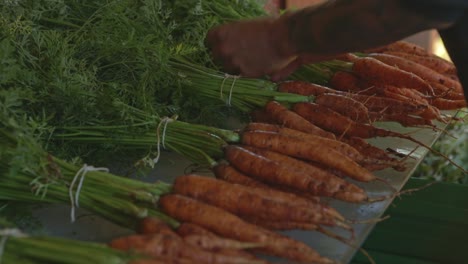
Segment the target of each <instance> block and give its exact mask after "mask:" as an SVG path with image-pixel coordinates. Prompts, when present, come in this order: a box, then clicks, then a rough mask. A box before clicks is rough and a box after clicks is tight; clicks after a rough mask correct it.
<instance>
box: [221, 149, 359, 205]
mask: <svg viewBox="0 0 468 264" xmlns="http://www.w3.org/2000/svg"><path fill="white" fill-rule="evenodd" d="M226 158H227V159H228V160H229V161H230V162H231V163H232V165H233V166H234V167H236V168H237V169H238V170H240V171H242V172H244V173H247V174H249V175H251V176H252V177H256V178H259V179H261V180H263V181H265V182H269V183H272V184H282V185H285V186H288V187H290V188H294V189H298V190H301V191H306V192H310V193H312V194H314V195H322V196H328V197H335V198H337V199H341V200H345V199H346V200H345V201H348V202H362V201H366V200H367V195H366V194H365V192H364V191H363V190H362V189H360V188H359V187H356V186H355V185H353V184H351V183H349V182H347V181H345V180H343V179H341V178H339V177H337V176H335V175H333V174H331V173H328V172H327V171H324V170H321V169H319V168H315V169H314V170H313V171H309V173H304V172H302V171H297V170H293V169H290V168H288V167H287V166H285V165H282V164H280V163H278V162H275V161H273V160H270V159H268V158H266V157H263V156H260V155H257V154H255V153H253V152H251V151H248V150H246V149H244V148H242V147H238V146H229V147H227V148H226ZM348 194H349V195H348ZM343 197H344V198H343Z"/></svg>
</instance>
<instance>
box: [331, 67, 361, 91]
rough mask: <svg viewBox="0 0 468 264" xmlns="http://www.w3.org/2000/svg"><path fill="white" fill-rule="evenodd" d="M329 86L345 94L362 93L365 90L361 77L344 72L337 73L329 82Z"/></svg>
mask: <svg viewBox="0 0 468 264" xmlns="http://www.w3.org/2000/svg"><path fill="white" fill-rule="evenodd" d="M328 85H329V86H330V87H333V88H334V89H336V90H339V91H343V92H360V91H362V90H363V87H362V83H361V80H360V79H359V77H357V76H356V75H354V74H353V73H350V72H344V71H337V72H335V73H334V74H333V76H332V77H331V78H330V80H329V81H328Z"/></svg>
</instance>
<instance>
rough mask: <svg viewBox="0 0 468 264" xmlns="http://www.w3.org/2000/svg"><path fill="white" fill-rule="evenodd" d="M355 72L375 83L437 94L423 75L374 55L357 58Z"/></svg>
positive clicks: (354, 66) (427, 93)
mask: <svg viewBox="0 0 468 264" xmlns="http://www.w3.org/2000/svg"><path fill="white" fill-rule="evenodd" d="M353 72H354V73H355V74H357V75H358V76H359V77H361V78H363V79H366V80H370V81H372V82H374V83H378V84H390V85H395V86H398V87H406V88H412V89H416V90H418V91H420V92H421V93H423V94H426V95H435V94H434V90H433V89H432V87H431V86H430V85H429V84H428V83H427V82H426V81H424V80H423V79H422V78H421V77H419V76H417V75H416V74H414V73H412V72H408V71H405V70H402V69H399V68H396V67H393V66H390V65H388V64H385V63H383V62H381V61H379V60H377V59H375V58H372V57H362V58H359V59H357V60H355V61H354V63H353Z"/></svg>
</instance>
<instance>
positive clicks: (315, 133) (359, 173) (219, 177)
mask: <svg viewBox="0 0 468 264" xmlns="http://www.w3.org/2000/svg"><path fill="white" fill-rule="evenodd" d="M394 45H403V46H407V45H409V44H406V43H405V44H401V43H400V42H399V43H397V44H394ZM389 47H392V45H391V46H389ZM389 49H390V48H389ZM372 54H374V53H372ZM373 56H374V55H371V54H369V55H368V56H361V57H358V56H355V55H349V57H352V58H353V61H352V65H353V67H352V68H351V69H352V71H348V72H344V71H339V72H337V73H336V74H335V75H336V76H338V75H340V74H343V75H344V74H346V75H347V76H353V77H354V78H356V80H359V82H360V83H364V80H365V82H366V83H371V82H372V83H373V84H372V86H371V87H366V88H362V90H359V91H362V93H361V92H359V91H352V90H345V91H339V90H337V89H336V88H335V87H326V86H324V85H316V84H311V83H307V82H299V81H288V82H284V83H281V84H280V85H279V90H280V91H281V92H290V93H298V94H302V95H314V102H297V103H293V104H290V105H285V104H281V103H279V102H277V101H274V100H271V101H269V102H267V103H266V104H265V105H264V106H263V108H262V109H256V110H255V111H252V113H251V114H252V119H253V120H254V122H250V123H248V124H247V125H246V126H245V127H244V128H243V129H242V130H241V131H237V132H236V133H237V135H238V136H237V137H235V136H234V137H230V140H227V141H226V142H225V144H224V145H222V146H220V148H221V149H222V150H223V152H224V155H223V156H222V157H217V160H216V161H213V162H210V165H209V166H210V168H211V170H212V172H213V174H214V176H215V177H214V178H212V177H206V176H199V175H196V174H189V175H184V176H179V177H177V179H176V180H175V182H174V184H173V185H172V189H171V192H170V193H169V194H166V195H163V196H162V197H161V198H160V200H159V201H158V207H159V208H160V210H161V211H163V212H164V213H166V214H167V215H169V216H171V217H173V218H174V219H177V220H178V221H179V222H180V223H181V224H180V226H179V227H178V228H176V229H175V230H172V229H170V228H168V227H166V226H161V224H160V223H159V224H157V225H156V226H157V227H154V228H153V227H151V226H150V223H151V221H154V219H145V221H146V222H144V223H143V227H142V228H141V229H140V230H143V231H141V234H138V235H134V236H129V237H122V238H118V239H116V240H114V241H112V242H111V245H112V246H113V247H115V248H119V249H123V250H130V249H132V250H137V251H141V252H151V254H154V256H155V257H156V256H157V257H163V258H166V259H168V260H173V262H170V261H169V263H179V262H177V261H180V259H184V260H185V259H186V262H181V263H192V262H193V263H195V262H200V261H202V259H199V258H203V262H206V263H233V262H235V263H244V262H243V261H247V262H249V261H250V262H253V263H257V261H258V262H260V263H265V262H264V261H263V260H259V259H256V258H255V257H254V256H252V255H250V254H251V253H257V252H259V253H262V254H267V255H272V256H276V257H281V258H286V259H290V260H294V261H297V262H303V263H333V260H331V259H328V258H325V257H322V256H320V255H319V254H318V253H317V252H316V251H315V250H314V249H312V248H310V247H308V246H307V245H305V244H303V243H301V242H299V241H295V240H293V239H290V238H288V237H285V236H283V235H280V234H278V233H276V232H274V231H278V230H291V229H303V230H315V231H317V232H322V233H324V234H326V235H328V236H330V237H332V238H335V239H338V240H340V241H342V242H344V243H348V244H350V243H352V239H348V238H344V237H340V236H338V235H336V234H334V233H332V232H330V231H328V230H327V229H325V228H324V227H327V226H332V227H339V228H344V229H346V230H350V231H351V232H352V226H351V224H352V221H350V220H348V219H345V218H344V217H343V216H342V215H341V214H340V213H339V212H338V211H337V210H335V209H333V208H331V207H330V206H328V205H326V204H325V203H324V202H323V200H322V199H321V198H322V197H331V198H334V199H339V200H342V201H346V202H351V203H364V202H374V201H381V200H382V199H388V198H391V197H393V196H389V197H369V196H368V194H367V193H366V190H365V187H364V188H363V187H360V186H358V185H356V184H354V183H353V182H352V181H349V180H348V179H352V180H354V181H359V182H363V183H366V182H371V181H376V180H381V179H379V178H378V177H376V176H375V175H374V174H373V171H377V170H381V169H384V168H393V169H395V170H405V166H404V160H400V159H398V158H397V157H394V156H392V155H391V154H390V153H388V152H386V151H384V150H382V149H380V148H377V147H375V146H373V145H371V144H369V143H367V142H366V141H365V139H367V138H372V137H382V136H392V137H402V138H405V139H408V140H412V141H415V142H416V143H418V141H417V140H415V139H413V138H412V137H410V136H408V135H404V134H399V133H397V132H393V131H390V130H385V129H381V128H377V127H374V126H373V124H372V123H373V122H375V121H377V120H379V121H380V120H387V119H383V118H384V117H388V116H392V117H396V116H399V117H404V116H406V117H411V118H415V119H424V120H425V121H426V123H417V124H415V123H411V124H407V123H404V121H402V120H399V119H392V121H399V122H401V123H402V124H404V125H410V126H418V125H420V124H423V125H431V126H432V123H431V121H432V120H439V121H443V122H447V121H448V119H447V118H448V116H444V115H442V114H441V112H440V111H441V110H446V109H459V108H461V107H463V106H464V105H463V104H460V105H458V102H457V100H461V99H456V98H457V95H456V94H458V93H459V92H460V90H459V89H460V88H457V86H450V87H448V88H446V89H445V90H435V91H434V89H431V90H427V91H426V92H422V88H420V87H422V86H418V87H419V88H417V89H416V87H415V88H413V86H411V85H410V84H409V83H406V84H404V85H403V84H400V86H398V84H397V83H398V82H401V83H405V82H404V81H401V80H400V81H394V83H392V84H391V85H390V84H386V85H384V83H385V82H384V81H383V80H382V81H381V83H380V84H379V83H378V81H377V80H378V78H377V77H374V76H378V75H376V74H370V73H369V74H368V75H358V72H360V71H361V69H359V67H361V65H360V63H361V62H362V63H367V61H372V63H376V62H375V60H377V59H374V58H373ZM420 56H421V55H420ZM428 56H429V55H428ZM421 57H422V56H421ZM437 59H438V60H440V58H437ZM377 63H379V64H382V63H381V62H377ZM356 65H358V66H356ZM385 67H386V68H388V69H392V70H394V71H396V72H406V73H405V74H406V75H408V76H413V75H414V74H415V73H412V72H410V71H405V70H404V69H402V67H396V66H392V65H388V64H387V65H386V66H385ZM372 68H373V69H374V70H375V69H376V67H373V66H372ZM411 78H412V79H414V78H415V77H411ZM451 79H452V80H455V79H454V77H451ZM333 80H334V81H336V79H333ZM408 80H409V79H408ZM422 80H423V82H421V83H426V84H428V83H429V82H428V81H427V80H424V79H422ZM412 82H413V83H414V82H417V81H414V80H413V81H412ZM330 83H332V82H330ZM438 83H439V84H440V87H439V88H438V89H441V86H442V85H443V82H442V81H439V82H438ZM348 84H349V83H348ZM413 85H414V84H413ZM433 86H436V85H434V84H433V83H431V84H430V85H429V86H428V87H433ZM380 87H382V88H380ZM295 88H298V89H297V90H294V89H295ZM234 89H235V88H234ZM301 89H302V90H301ZM379 89H380V90H383V91H385V92H386V93H389V91H393V92H394V93H395V94H396V93H397V92H401V93H399V95H400V96H393V97H392V96H388V95H386V94H385V93H384V92H382V93H378V92H377V91H380V90H379ZM418 89H420V90H418ZM370 90H373V91H374V93H373V94H370V93H369V92H368V91H370ZM304 91H308V92H304ZM312 91H314V92H312ZM433 91H434V92H433ZM405 93H408V94H417V95H419V96H420V97H421V98H425V99H426V100H425V101H417V100H411V99H404V97H405V96H403V94H405ZM448 95H450V96H453V97H446V96H448ZM408 96H409V95H408ZM458 96H459V95H458ZM364 98H365V99H364ZM406 98H407V97H406ZM236 99H237V98H236ZM442 99H443V100H446V101H451V102H457V103H456V104H455V105H456V106H455V105H452V107H449V108H445V109H444V108H439V107H437V106H436V105H437V104H433V103H431V102H433V101H435V100H442ZM361 100H362V101H361ZM333 106H335V107H333ZM339 106H342V107H343V106H345V107H346V108H341V111H340V108H338V107H339ZM344 110H347V111H344ZM423 113H426V114H427V113H432V115H430V114H427V116H426V114H423ZM350 115H353V116H350ZM377 115H378V117H379V119H377V118H376V116H377ZM388 120H389V119H388ZM170 126H171V124H168V125H167V128H168V131H170ZM168 133H170V132H168ZM210 133H213V134H216V131H215V130H211V131H210ZM421 144H422V143H421ZM422 145H424V144H422ZM426 147H428V146H426ZM198 148H199V149H200V150H201V151H203V147H202V146H198ZM428 148H429V147H428ZM456 165H457V164H456ZM457 166H459V165H457ZM460 169H463V168H461V167H460ZM364 186H365V185H364ZM395 195H396V194H395ZM153 224H154V223H153ZM187 225H189V226H191V228H192V231H191V232H195V231H193V229H196V230H197V231H196V233H190V234H189V235H187V233H185V231H181V230H186V226H187ZM187 229H188V228H187ZM148 230H150V231H148ZM202 230H203V231H202ZM156 231H157V232H156ZM205 236H206V237H209V238H210V239H208V240H209V241H210V242H206V241H205V240H204V239H205V238H206V237H205ZM202 237H204V238H202ZM161 239H164V243H160V242H158V243H156V244H157V246H156V245H153V246H152V247H151V246H148V241H153V240H154V241H161ZM218 239H221V240H222V241H223V242H218ZM226 239H227V241H229V243H228V242H227V241H226ZM202 240H203V242H202ZM145 241H146V242H145ZM169 241H171V242H169ZM205 243H218V244H216V246H213V245H211V244H209V245H208V244H205ZM231 243H233V244H231ZM151 244H153V243H151ZM227 244H229V246H227ZM163 246H167V248H165V249H163V248H162V247H163ZM224 246H226V247H224ZM181 247H183V248H185V247H187V250H182V249H181ZM194 248H196V249H194ZM214 248H216V250H215V249H214ZM239 248H242V249H243V250H242V253H239V252H238V251H239ZM233 249H234V250H233ZM193 250H196V251H195V252H199V251H198V250H203V252H204V253H199V254H197V253H193ZM205 251H209V253H206V252H205ZM233 251H236V252H237V253H236V255H235V257H230V258H227V259H226V260H225V259H224V257H225V255H224V254H228V255H230V254H233V253H232V252H233ZM225 252H229V253H225ZM246 252H249V253H246ZM213 254H215V255H213ZM216 254H221V256H220V255H216ZM238 254H239V255H238ZM240 256H242V257H240ZM238 257H240V258H238ZM175 259H178V260H177V261H175ZM208 259H209V261H208ZM250 262H249V263H250ZM155 263H156V262H155Z"/></svg>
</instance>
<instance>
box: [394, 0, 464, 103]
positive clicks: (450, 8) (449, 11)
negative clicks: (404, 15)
mask: <svg viewBox="0 0 468 264" xmlns="http://www.w3.org/2000/svg"><path fill="white" fill-rule="evenodd" d="M401 4H402V5H403V6H405V7H406V8H408V10H411V12H414V13H416V14H420V15H423V16H424V17H425V19H426V20H427V21H428V22H429V23H431V24H433V28H435V29H438V31H439V34H440V36H441V38H442V41H443V42H444V46H445V48H446V49H447V52H448V53H449V55H450V58H451V59H452V61H453V63H454V64H455V66H456V67H457V71H458V77H459V78H460V82H461V84H462V86H463V89H464V94H465V99H466V100H467V102H468V52H466V51H465V50H466V48H467V47H468V0H401Z"/></svg>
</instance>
